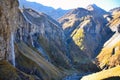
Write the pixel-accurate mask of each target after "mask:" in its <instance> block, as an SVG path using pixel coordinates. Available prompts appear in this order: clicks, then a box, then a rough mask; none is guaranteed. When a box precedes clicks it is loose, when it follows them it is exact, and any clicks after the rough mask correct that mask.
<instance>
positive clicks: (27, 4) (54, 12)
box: [19, 0, 69, 19]
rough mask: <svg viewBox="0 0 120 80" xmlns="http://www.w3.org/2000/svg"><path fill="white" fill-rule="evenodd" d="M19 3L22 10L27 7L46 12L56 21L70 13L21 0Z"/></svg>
mask: <svg viewBox="0 0 120 80" xmlns="http://www.w3.org/2000/svg"><path fill="white" fill-rule="evenodd" d="M19 3H20V8H23V7H25V8H31V9H34V10H36V11H37V12H44V13H46V14H47V15H49V16H51V17H52V18H54V19H58V18H60V17H61V16H63V15H64V14H65V13H67V12H68V11H69V10H63V9H61V8H58V9H54V8H52V7H48V6H44V5H42V4H40V3H36V2H29V1H27V0H19Z"/></svg>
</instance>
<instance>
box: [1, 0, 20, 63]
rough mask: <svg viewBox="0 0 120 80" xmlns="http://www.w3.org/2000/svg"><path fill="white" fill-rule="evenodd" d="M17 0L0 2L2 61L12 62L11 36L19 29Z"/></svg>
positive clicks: (2, 0)
mask: <svg viewBox="0 0 120 80" xmlns="http://www.w3.org/2000/svg"><path fill="white" fill-rule="evenodd" d="M17 12H18V2H17V0H9V1H7V0H1V1H0V24H1V25H0V60H3V59H6V60H10V61H11V60H12V49H11V46H12V43H11V35H12V32H14V30H15V28H16V27H17V16H18V13H17Z"/></svg>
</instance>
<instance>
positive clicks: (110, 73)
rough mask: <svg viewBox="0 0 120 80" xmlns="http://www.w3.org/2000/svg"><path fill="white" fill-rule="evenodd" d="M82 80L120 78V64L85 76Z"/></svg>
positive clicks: (115, 79)
mask: <svg viewBox="0 0 120 80" xmlns="http://www.w3.org/2000/svg"><path fill="white" fill-rule="evenodd" d="M81 80H120V66H117V67H115V68H111V69H109V70H103V71H100V72H98V73H94V74H91V75H88V76H84V77H83V78H82V79H81Z"/></svg>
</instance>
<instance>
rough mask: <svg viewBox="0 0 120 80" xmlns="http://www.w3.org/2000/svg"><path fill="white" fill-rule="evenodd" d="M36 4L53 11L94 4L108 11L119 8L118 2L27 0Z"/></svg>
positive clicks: (96, 0) (101, 0)
mask: <svg viewBox="0 0 120 80" xmlns="http://www.w3.org/2000/svg"><path fill="white" fill-rule="evenodd" d="M27 1H31V2H37V3H40V4H43V5H45V6H50V7H53V8H55V9H57V8H62V9H73V8H78V7H83V8H85V7H87V6H88V5H89V4H96V5H97V6H99V7H101V8H103V9H104V10H106V11H108V10H110V9H113V8H115V7H120V0H27Z"/></svg>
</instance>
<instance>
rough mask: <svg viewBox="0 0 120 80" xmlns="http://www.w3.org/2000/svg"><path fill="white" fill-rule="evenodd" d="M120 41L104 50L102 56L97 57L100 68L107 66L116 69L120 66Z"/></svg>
mask: <svg viewBox="0 0 120 80" xmlns="http://www.w3.org/2000/svg"><path fill="white" fill-rule="evenodd" d="M119 57H120V41H119V42H116V43H115V44H114V45H113V46H111V47H105V48H103V49H102V51H101V52H100V54H99V55H98V56H97V59H98V62H99V66H100V68H103V67H104V66H105V65H107V66H109V67H114V66H116V65H120V60H119Z"/></svg>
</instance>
